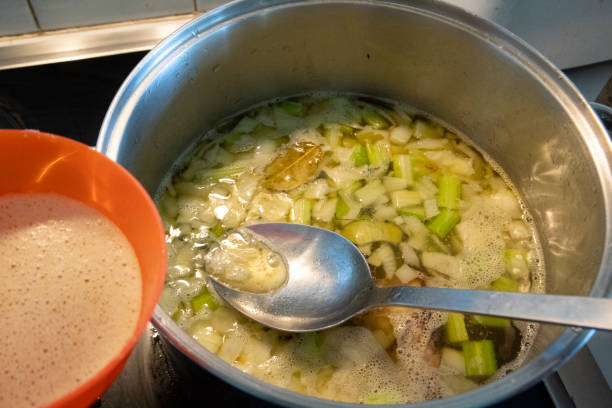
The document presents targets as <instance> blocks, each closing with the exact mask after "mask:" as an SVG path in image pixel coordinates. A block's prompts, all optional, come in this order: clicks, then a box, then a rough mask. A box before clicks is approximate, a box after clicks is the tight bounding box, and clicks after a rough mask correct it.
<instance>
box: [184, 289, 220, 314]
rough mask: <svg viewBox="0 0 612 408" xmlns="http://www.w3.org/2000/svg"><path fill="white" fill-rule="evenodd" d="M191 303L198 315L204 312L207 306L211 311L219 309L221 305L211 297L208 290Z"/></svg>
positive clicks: (203, 291) (204, 290)
mask: <svg viewBox="0 0 612 408" xmlns="http://www.w3.org/2000/svg"><path fill="white" fill-rule="evenodd" d="M190 303H191V308H192V309H193V311H194V312H196V313H197V312H199V311H200V310H202V308H203V307H204V306H206V307H207V308H208V309H210V310H216V309H217V308H218V307H219V304H218V303H217V301H216V300H215V298H214V297H213V295H211V294H210V292H209V291H208V290H206V289H203V290H202V292H200V294H199V295H197V296H195V297H194V298H193V299H191V302H190Z"/></svg>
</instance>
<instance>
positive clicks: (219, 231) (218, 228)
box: [210, 222, 227, 238]
mask: <svg viewBox="0 0 612 408" xmlns="http://www.w3.org/2000/svg"><path fill="white" fill-rule="evenodd" d="M226 231H227V230H226V229H225V228H223V225H221V223H220V222H218V223H217V224H216V225H215V226H214V227H212V228H211V229H210V232H212V233H213V234H215V237H217V238H219V237H220V236H221V235H223V234H225V232H226Z"/></svg>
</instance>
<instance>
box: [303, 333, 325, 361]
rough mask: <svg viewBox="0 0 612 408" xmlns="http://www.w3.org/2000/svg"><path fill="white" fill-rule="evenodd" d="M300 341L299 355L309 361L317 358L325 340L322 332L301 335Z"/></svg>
mask: <svg viewBox="0 0 612 408" xmlns="http://www.w3.org/2000/svg"><path fill="white" fill-rule="evenodd" d="M298 339H299V340H298V348H297V352H298V355H300V356H301V357H303V358H305V359H309V360H312V359H316V358H317V355H318V354H319V353H320V352H321V347H322V346H323V341H324V340H325V339H324V337H323V333H322V332H311V333H304V334H300V335H299V338H298Z"/></svg>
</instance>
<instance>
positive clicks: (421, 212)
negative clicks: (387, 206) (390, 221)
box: [397, 205, 425, 221]
mask: <svg viewBox="0 0 612 408" xmlns="http://www.w3.org/2000/svg"><path fill="white" fill-rule="evenodd" d="M397 214H398V215H411V216H413V217H417V218H418V219H419V220H421V221H425V209H424V208H423V207H421V206H418V205H415V206H410V207H402V208H398V209H397Z"/></svg>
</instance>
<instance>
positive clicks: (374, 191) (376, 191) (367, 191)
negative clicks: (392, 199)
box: [353, 180, 387, 207]
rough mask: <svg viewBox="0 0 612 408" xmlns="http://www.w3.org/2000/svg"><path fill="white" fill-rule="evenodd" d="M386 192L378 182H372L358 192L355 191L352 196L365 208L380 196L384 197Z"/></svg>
mask: <svg viewBox="0 0 612 408" xmlns="http://www.w3.org/2000/svg"><path fill="white" fill-rule="evenodd" d="M386 191H387V190H386V189H385V188H384V187H383V185H382V183H381V182H380V180H373V181H371V182H369V183H368V184H366V185H365V186H364V187H361V188H360V189H359V190H356V191H355V192H354V193H353V195H354V196H355V198H356V199H357V200H358V201H359V202H360V203H361V205H363V206H364V207H365V206H368V205H370V204H372V203H373V202H374V201H376V200H377V199H378V198H379V197H380V196H381V195H384V194H385V192H386Z"/></svg>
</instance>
